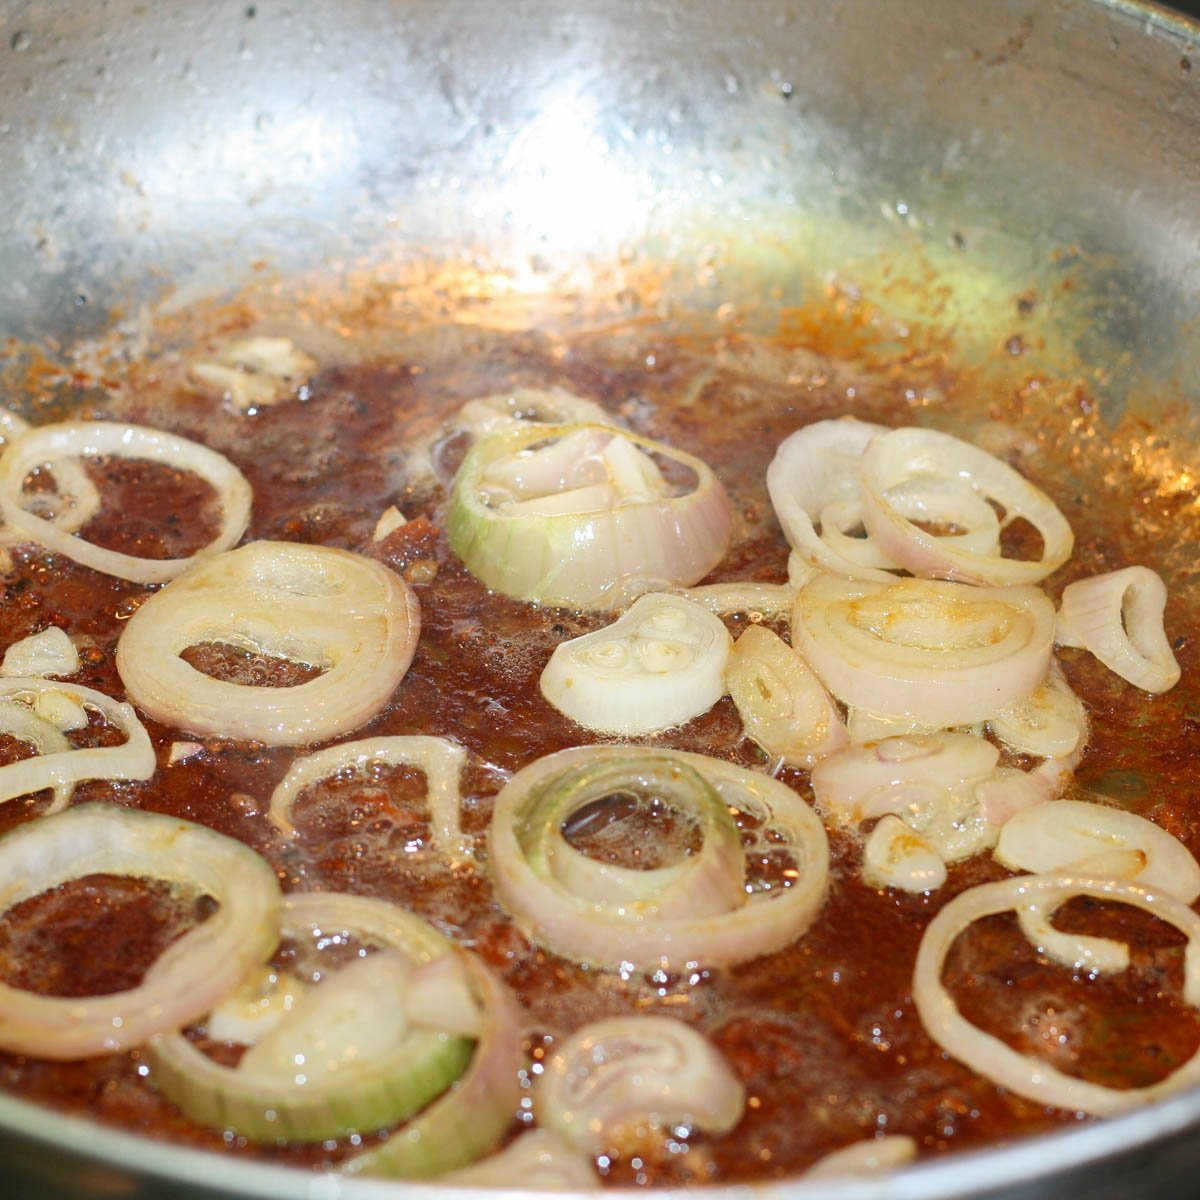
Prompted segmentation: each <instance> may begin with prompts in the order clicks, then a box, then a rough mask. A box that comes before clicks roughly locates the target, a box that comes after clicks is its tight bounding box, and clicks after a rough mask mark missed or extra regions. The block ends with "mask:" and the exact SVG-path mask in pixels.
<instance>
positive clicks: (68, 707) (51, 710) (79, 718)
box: [33, 691, 88, 733]
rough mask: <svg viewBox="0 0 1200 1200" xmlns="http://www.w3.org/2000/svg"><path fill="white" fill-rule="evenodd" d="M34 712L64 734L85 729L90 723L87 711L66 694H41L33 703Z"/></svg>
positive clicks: (51, 692)
mask: <svg viewBox="0 0 1200 1200" xmlns="http://www.w3.org/2000/svg"><path fill="white" fill-rule="evenodd" d="M33 711H34V712H35V713H37V715H38V716H39V717H41V718H42V720H43V721H49V722H50V724H51V725H53V726H54V728H55V729H57V730H59V731H60V732H62V733H70V732H71V731H72V730H74V729H84V728H86V726H87V723H88V715H87V709H86V708H84V707H83V705H82V704H80V703H79V701H78V700H76V699H75V697H74V696H68V695H67V693H66V692H54V691H49V692H39V693H38V696H37V699H36V700H34V702H33Z"/></svg>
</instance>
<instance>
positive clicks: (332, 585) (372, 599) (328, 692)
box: [117, 542, 421, 746]
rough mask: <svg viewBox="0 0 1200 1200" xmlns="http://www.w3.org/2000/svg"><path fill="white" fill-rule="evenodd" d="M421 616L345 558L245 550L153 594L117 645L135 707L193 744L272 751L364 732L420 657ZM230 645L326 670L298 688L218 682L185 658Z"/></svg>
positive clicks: (304, 550) (281, 546)
mask: <svg viewBox="0 0 1200 1200" xmlns="http://www.w3.org/2000/svg"><path fill="white" fill-rule="evenodd" d="M420 623H421V622H420V609H419V607H418V605H417V600H416V597H415V596H414V595H413V593H412V590H411V589H410V588H409V587H408V585H407V584H406V583H404V581H403V580H401V579H400V578H399V577H398V576H396V575H395V574H393V573H392V572H391V571H389V570H388V569H387V568H386V567H384V566H382V565H380V564H379V563H377V562H373V561H372V560H370V559H367V558H363V557H361V556H360V555H357V554H351V553H349V552H348V551H345V550H333V549H329V548H327V547H322V546H305V545H297V544H294V543H291V542H250V543H248V544H247V545H245V546H242V547H240V548H239V549H237V550H231V551H229V552H227V553H225V554H220V555H214V556H212V557H210V558H207V559H204V560H203V561H201V562H198V563H197V564H196V565H195V566H194V567H193V568H192V569H191V570H190V571H188V573H187V574H186V575H184V576H182V577H181V578H179V579H177V580H175V581H173V582H172V583H171V584H169V585H168V586H167V587H165V588H163V590H162V591H161V592H158V593H157V594H156V595H154V596H151V597H150V598H149V599H148V600H147V601H145V603H144V604H142V606H141V607H140V608H139V609H138V610H137V612H136V613H134V615H133V616H132V618H130V620H129V622H128V624H127V625H126V626H125V630H124V632H123V633H122V635H121V640H120V642H119V643H118V644H117V670H118V671H119V672H120V675H121V679H122V680H123V681H124V683H125V687H126V689H127V690H128V692H129V695H130V697H131V698H132V699H133V701H134V703H135V704H137V705H138V706H139V707H140V708H142V709H144V710H145V711H146V712H148V713H149V714H150V715H151V716H152V717H154V718H155V720H158V721H162V722H163V723H164V724H167V725H173V726H175V727H176V728H179V729H184V730H187V731H188V732H189V733H196V734H215V735H217V736H219V737H234V738H253V739H255V740H257V741H261V742H265V743H267V744H268V745H272V746H297V745H303V744H305V743H308V742H317V741H322V740H324V739H326V738H332V737H336V736H337V735H338V734H341V733H348V732H349V731H351V730H353V729H357V728H358V727H359V726H360V725H361V724H363V722H364V721H367V720H369V719H370V718H371V717H373V716H375V714H376V713H378V712H379V711H380V710H381V709H382V708H383V707H384V706H385V705H386V704H387V703H388V701H389V700H390V699H391V696H392V693H393V691H394V690H395V689H396V687H397V686H398V685H399V683H400V681H401V679H403V678H404V674H405V672H406V671H407V670H408V666H409V663H410V662H411V661H412V656H413V652H414V651H415V649H416V645H417V637H418V634H419V631H420ZM205 642H224V643H229V644H232V645H235V646H239V647H242V648H245V649H247V650H250V651H252V652H254V653H258V654H264V655H270V656H276V657H280V658H287V659H290V660H291V661H293V662H302V663H306V664H308V665H311V666H316V667H321V668H323V669H324V673H323V674H321V675H320V676H318V677H317V678H316V679H311V680H309V681H308V682H307V683H302V684H300V685H298V686H296V687H250V686H246V685H244V684H238V683H230V682H227V681H224V680H220V679H213V678H211V677H210V676H208V675H205V674H203V673H202V672H200V671H197V670H196V669H195V668H194V667H192V666H191V665H190V664H189V663H188V662H186V661H185V660H184V659H183V658H182V657H181V656H182V654H183V651H185V650H186V649H187V648H188V647H189V646H195V645H199V644H202V643H205Z"/></svg>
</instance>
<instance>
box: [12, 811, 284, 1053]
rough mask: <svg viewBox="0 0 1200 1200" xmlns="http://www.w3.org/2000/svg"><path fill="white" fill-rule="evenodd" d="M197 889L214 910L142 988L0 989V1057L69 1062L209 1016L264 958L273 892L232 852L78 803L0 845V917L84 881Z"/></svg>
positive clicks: (184, 827) (270, 877) (270, 939)
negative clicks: (136, 881)
mask: <svg viewBox="0 0 1200 1200" xmlns="http://www.w3.org/2000/svg"><path fill="white" fill-rule="evenodd" d="M93 874H108V875H130V876H136V877H140V878H147V879H158V880H163V881H164V882H167V883H174V884H183V885H185V886H188V887H192V888H196V889H198V890H199V891H200V892H202V893H204V894H205V895H208V896H211V897H213V899H215V900H216V901H217V904H218V908H217V910H216V912H214V913H213V915H212V916H210V917H209V918H208V919H207V920H206V921H204V922H203V923H202V924H200V925H197V926H195V927H194V928H192V929H190V930H188V932H187V933H185V934H184V935H183V936H182V937H180V938H178V939H177V940H176V941H174V942H172V944H171V945H170V946H169V947H168V948H167V949H166V950H165V951H164V952H163V953H162V954H161V955H160V956H159V958H158V960H157V961H156V962H155V963H154V964H153V965H152V966H151V967H150V969H149V970H148V971H147V972H146V975H145V978H144V979H143V981H142V983H140V984H139V985H138V986H137V987H135V988H131V989H128V990H126V991H122V992H116V993H112V994H110V995H102V996H81V997H70V998H62V997H57V996H40V995H35V994H34V993H32V992H27V991H23V990H21V989H20V988H14V987H10V986H8V985H7V984H0V1047H3V1048H4V1049H5V1050H8V1051H11V1052H13V1053H16V1054H31V1055H35V1056H37V1057H39V1058H52V1059H77V1058H88V1057H91V1056H94V1055H100V1054H109V1053H113V1052H116V1051H118V1050H124V1049H126V1048H128V1047H131V1046H138V1045H140V1044H141V1043H143V1042H144V1041H146V1040H147V1039H148V1038H150V1037H152V1036H153V1035H154V1034H156V1033H160V1032H162V1031H164V1030H170V1029H177V1028H179V1027H181V1026H183V1025H187V1024H188V1023H190V1022H191V1021H194V1020H196V1019H197V1018H198V1017H201V1016H203V1015H204V1013H206V1012H207V1011H208V1010H209V1009H210V1008H212V1007H213V1005H214V1004H216V1003H217V1002H218V1001H219V1000H220V999H221V998H222V997H223V996H225V995H226V994H228V993H229V992H230V991H232V990H233V988H234V987H236V986H237V984H238V983H239V982H240V981H241V980H242V979H243V978H244V977H245V976H246V975H247V974H248V973H249V972H250V971H251V970H253V969H254V968H255V967H256V966H258V965H259V964H260V963H262V962H264V961H265V960H266V959H267V958H268V956H269V955H270V954H271V952H272V951H273V950H274V948H275V941H276V936H277V934H276V928H277V924H276V923H277V919H278V913H279V883H278V881H277V880H276V878H275V872H274V871H273V870H272V869H271V868H270V867H269V866H268V865H267V863H266V862H265V861H264V860H263V859H261V858H259V856H258V855H257V854H255V853H254V851H253V850H250V849H248V848H247V847H246V846H243V845H242V843H241V842H238V841H235V840H234V839H232V838H227V837H224V836H222V835H221V834H219V833H215V832H213V830H211V829H207V828H205V827H204V826H202V825H194V824H192V823H191V822H189V821H181V820H178V819H177V818H174V817H167V816H163V815H161V814H159V813H150V812H143V811H140V810H137V809H126V808H113V807H109V806H106V805H83V806H81V807H79V808H73V809H70V810H68V811H67V812H64V813H60V814H59V815H58V816H53V817H45V818H42V819H40V820H37V821H34V822H31V823H29V824H26V825H22V826H20V827H19V828H17V829H16V830H14V831H13V832H12V833H9V834H6V835H5V836H4V837H3V838H0V912H7V911H8V910H9V909H11V908H12V907H13V906H14V905H16V904H19V903H20V902H21V901H22V900H27V899H29V898H30V897H32V896H36V895H39V894H40V893H42V892H45V891H48V890H50V889H51V888H54V887H58V886H59V885H60V884H63V883H66V882H68V881H69V880H72V879H79V878H82V877H84V876H86V875H93Z"/></svg>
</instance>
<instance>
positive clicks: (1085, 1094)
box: [913, 873, 1200, 1117]
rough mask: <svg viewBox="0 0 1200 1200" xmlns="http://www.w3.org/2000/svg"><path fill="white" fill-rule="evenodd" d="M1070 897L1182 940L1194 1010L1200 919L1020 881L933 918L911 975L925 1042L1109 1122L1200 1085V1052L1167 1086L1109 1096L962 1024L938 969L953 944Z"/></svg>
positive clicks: (1140, 894)
mask: <svg viewBox="0 0 1200 1200" xmlns="http://www.w3.org/2000/svg"><path fill="white" fill-rule="evenodd" d="M1073 896H1092V897H1094V898H1095V899H1097V900H1104V901H1108V902H1111V903H1115V904H1129V905H1132V906H1133V907H1135V908H1140V909H1143V910H1144V911H1145V912H1148V913H1150V914H1151V915H1153V916H1155V917H1158V918H1159V919H1160V920H1163V921H1167V922H1168V923H1170V924H1171V925H1174V926H1175V927H1176V928H1177V929H1178V930H1180V932H1182V933H1183V934H1184V935H1185V936H1186V938H1187V948H1186V950H1185V952H1184V986H1183V999H1184V1002H1185V1003H1186V1004H1188V1005H1190V1006H1192V1007H1193V1008H1197V1007H1200V917H1198V916H1197V915H1196V914H1195V913H1194V912H1193V911H1192V910H1191V909H1190V908H1189V907H1188V906H1187V905H1186V904H1184V903H1183V902H1182V901H1181V900H1178V899H1176V898H1175V897H1174V896H1172V895H1170V894H1169V893H1167V892H1164V891H1161V890H1159V889H1157V888H1155V889H1153V890H1151V889H1148V888H1145V887H1142V886H1141V885H1140V884H1136V883H1128V882H1124V881H1118V880H1113V879H1095V878H1088V877H1086V876H1082V875H1075V874H1072V873H1063V874H1054V875H1020V876H1017V877H1016V878H1015V879H1004V880H1001V881H1000V882H999V883H985V884H982V885H981V886H979V887H973V888H970V889H968V890H967V891H965V892H963V893H962V894H961V895H959V896H956V897H955V898H954V899H953V900H951V901H950V903H949V904H947V905H946V907H945V908H943V909H942V910H941V912H939V913H938V915H937V916H936V917H934V919H933V921H932V922H931V923H930V924H929V927H928V928H927V929H926V930H925V934H924V937H922V939H921V946H920V949H919V950H918V951H917V963H916V968H915V971H914V973H913V1000H914V1001H915V1002H916V1006H917V1012H918V1014H919V1015H920V1018H921V1023H922V1024H923V1025H924V1026H925V1030H926V1032H927V1033H928V1034H929V1036H930V1037H931V1038H932V1039H933V1040H934V1041H935V1042H936V1043H937V1044H938V1045H939V1046H941V1048H942V1049H943V1050H945V1051H946V1052H947V1053H948V1054H950V1055H952V1056H953V1057H954V1058H956V1059H958V1060H959V1062H961V1063H964V1064H965V1065H966V1066H968V1067H969V1068H970V1069H971V1070H973V1071H976V1072H978V1073H979V1074H980V1075H983V1076H986V1077H987V1078H988V1079H990V1080H992V1082H993V1083H996V1084H998V1085H999V1086H1000V1087H1004V1088H1007V1089H1008V1090H1009V1091H1011V1092H1015V1093H1016V1094H1017V1095H1018V1096H1024V1097H1025V1098H1026V1099H1028V1100H1032V1101H1034V1103H1036V1104H1052V1105H1054V1106H1056V1107H1058V1108H1061V1109H1064V1110H1066V1111H1068V1112H1086V1113H1091V1114H1092V1115H1093V1116H1098V1117H1107V1116H1113V1115H1115V1114H1116V1113H1120V1112H1125V1111H1126V1110H1128V1109H1132V1108H1140V1107H1142V1106H1143V1105H1145V1104H1148V1103H1150V1102H1151V1101H1153V1100H1157V1099H1159V1098H1160V1097H1162V1096H1167V1095H1170V1094H1171V1093H1173V1092H1177V1091H1182V1090H1183V1089H1185V1088H1188V1087H1194V1086H1196V1084H1197V1083H1200V1050H1197V1051H1196V1052H1195V1053H1194V1054H1193V1055H1192V1057H1191V1058H1189V1059H1187V1061H1186V1062H1184V1063H1183V1064H1182V1065H1180V1066H1179V1067H1177V1068H1176V1069H1175V1070H1174V1071H1172V1072H1171V1074H1170V1075H1168V1076H1167V1077H1166V1078H1165V1079H1163V1080H1161V1081H1160V1082H1158V1083H1154V1084H1151V1085H1149V1086H1146V1087H1133V1088H1125V1089H1121V1088H1110V1087H1105V1086H1103V1085H1102V1084H1096V1083H1091V1082H1089V1081H1087V1080H1085V1079H1079V1078H1077V1077H1076V1076H1073V1075H1066V1074H1064V1073H1063V1072H1061V1071H1059V1070H1058V1069H1057V1068H1055V1067H1053V1066H1051V1065H1050V1064H1049V1063H1048V1062H1045V1061H1044V1060H1042V1059H1039V1058H1033V1057H1030V1056H1029V1055H1025V1054H1022V1053H1020V1052H1019V1051H1017V1050H1014V1049H1013V1048H1012V1047H1011V1046H1009V1045H1007V1044H1006V1043H1005V1042H1003V1041H1001V1040H1000V1039H999V1038H997V1037H994V1036H993V1035H992V1034H990V1033H985V1032H984V1031H983V1030H982V1029H980V1028H979V1027H978V1026H977V1025H973V1024H972V1023H971V1022H970V1021H968V1020H967V1019H966V1018H965V1017H964V1016H963V1015H962V1013H961V1012H959V1010H958V1006H957V1005H956V1004H955V1003H954V998H953V997H952V996H951V995H950V993H949V992H948V991H947V990H946V987H945V985H944V984H943V983H942V969H943V966H944V964H945V961H946V956H947V954H948V953H949V951H950V947H951V946H952V945H953V943H954V941H955V939H956V938H957V937H958V936H959V934H961V933H962V932H963V930H965V929H967V928H968V927H969V926H970V925H972V924H973V923H974V922H976V921H978V920H980V919H982V918H983V917H989V916H991V915H992V914H994V913H1001V912H1007V911H1008V910H1010V909H1020V908H1022V907H1025V906H1028V905H1031V904H1036V905H1038V906H1040V907H1044V908H1046V909H1053V908H1055V907H1058V906H1059V905H1062V904H1065V903H1066V902H1067V901H1068V900H1069V899H1071V898H1072V897H1073Z"/></svg>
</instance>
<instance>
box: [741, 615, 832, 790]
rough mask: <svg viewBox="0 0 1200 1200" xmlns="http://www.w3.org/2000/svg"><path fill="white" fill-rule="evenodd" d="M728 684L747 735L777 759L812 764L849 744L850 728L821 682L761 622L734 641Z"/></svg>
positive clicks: (793, 652) (788, 647)
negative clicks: (847, 735) (847, 732)
mask: <svg viewBox="0 0 1200 1200" xmlns="http://www.w3.org/2000/svg"><path fill="white" fill-rule="evenodd" d="M725 685H726V687H727V688H728V689H729V695H730V696H731V697H732V698H733V702H734V704H735V705H736V706H737V710H738V716H740V717H741V718H742V728H743V729H744V730H745V733H746V736H747V737H748V738H750V739H752V740H753V741H754V742H757V743H758V745H759V746H761V747H762V748H763V750H765V751H766V752H767V754H769V755H771V756H772V757H775V758H779V759H782V760H783V761H784V762H786V763H791V764H793V765H795V766H801V767H811V766H812V765H813V763H815V762H818V761H819V760H820V759H822V758H824V757H825V756H826V755H828V754H832V753H833V752H834V751H835V750H840V749H841V748H842V747H843V746H844V745H845V744H846V726H845V725H844V724H843V722H842V718H841V714H840V713H839V712H838V710H837V706H836V705H835V704H834V703H833V701H832V700H831V699H830V697H829V693H828V692H826V691H825V689H824V687H822V685H821V681H820V680H819V679H818V678H817V677H816V676H815V675H814V674H813V673H812V671H810V670H809V668H808V665H807V664H806V663H805V661H804V660H803V659H802V658H801V657H800V656H799V655H798V654H797V653H796V652H795V651H794V650H793V649H792V648H791V646H789V645H788V644H787V643H786V642H785V641H784V640H783V639H782V638H781V637H778V636H777V635H776V634H774V633H772V632H771V631H770V630H769V629H764V628H763V627H762V626H761V625H751V626H750V628H749V629H747V630H746V631H745V632H744V633H743V634H742V636H741V637H740V638H738V640H737V641H736V642H735V643H734V646H733V650H732V652H731V653H730V656H729V663H728V665H727V666H726V668H725Z"/></svg>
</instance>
